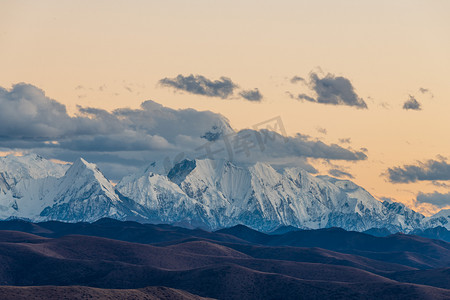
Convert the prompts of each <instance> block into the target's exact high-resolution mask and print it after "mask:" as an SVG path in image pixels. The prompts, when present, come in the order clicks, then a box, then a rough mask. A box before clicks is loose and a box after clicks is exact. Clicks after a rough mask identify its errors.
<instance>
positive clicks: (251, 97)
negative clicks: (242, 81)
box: [239, 89, 263, 101]
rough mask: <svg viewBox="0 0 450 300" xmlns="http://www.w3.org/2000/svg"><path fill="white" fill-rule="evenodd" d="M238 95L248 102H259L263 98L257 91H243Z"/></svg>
mask: <svg viewBox="0 0 450 300" xmlns="http://www.w3.org/2000/svg"><path fill="white" fill-rule="evenodd" d="M239 95H240V96H241V97H242V98H244V99H246V100H248V101H261V100H262V98H263V95H262V94H261V93H260V92H259V90H258V89H254V90H244V91H242V92H240V93H239Z"/></svg>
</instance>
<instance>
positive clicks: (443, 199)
mask: <svg viewBox="0 0 450 300" xmlns="http://www.w3.org/2000/svg"><path fill="white" fill-rule="evenodd" d="M416 200H417V202H419V203H430V204H433V205H435V206H437V207H439V208H443V207H446V206H449V205H450V193H446V194H441V193H438V192H436V191H434V192H433V193H429V194H425V193H422V192H419V194H417V197H416Z"/></svg>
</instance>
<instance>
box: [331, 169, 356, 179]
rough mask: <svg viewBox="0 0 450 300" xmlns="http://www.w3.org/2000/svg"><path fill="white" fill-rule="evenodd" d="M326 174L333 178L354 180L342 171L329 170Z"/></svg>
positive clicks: (350, 175)
mask: <svg viewBox="0 0 450 300" xmlns="http://www.w3.org/2000/svg"><path fill="white" fill-rule="evenodd" d="M328 174H330V175H331V176H334V177H338V178H343V177H346V178H351V179H353V178H354V177H353V175H352V174H350V173H348V172H345V171H342V170H339V169H331V170H329V171H328Z"/></svg>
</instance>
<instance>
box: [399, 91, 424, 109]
mask: <svg viewBox="0 0 450 300" xmlns="http://www.w3.org/2000/svg"><path fill="white" fill-rule="evenodd" d="M403 109H406V110H409V109H411V110H422V108H421V105H420V103H419V101H417V99H416V98H414V96H412V95H409V99H408V100H406V101H405V103H403Z"/></svg>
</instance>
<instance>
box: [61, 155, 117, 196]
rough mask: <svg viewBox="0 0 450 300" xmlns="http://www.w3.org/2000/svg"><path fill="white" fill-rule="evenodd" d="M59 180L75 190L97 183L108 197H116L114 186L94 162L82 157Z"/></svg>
mask: <svg viewBox="0 0 450 300" xmlns="http://www.w3.org/2000/svg"><path fill="white" fill-rule="evenodd" d="M62 179H63V180H61V185H67V189H70V190H74V191H75V190H76V189H82V188H85V186H86V185H89V186H90V185H97V186H98V187H99V188H100V189H101V190H102V191H103V192H104V193H105V194H106V196H107V197H109V198H110V199H113V200H116V199H118V197H117V195H116V193H115V190H114V186H113V185H112V183H111V182H110V181H109V180H108V179H106V177H105V176H104V175H103V174H102V172H101V171H100V170H99V168H98V167H97V165H96V164H93V163H89V162H87V161H86V160H84V159H83V158H78V159H77V160H76V161H75V162H74V163H73V164H72V166H71V167H70V168H69V169H68V170H67V172H66V174H65V176H64V177H63V178H62Z"/></svg>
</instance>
